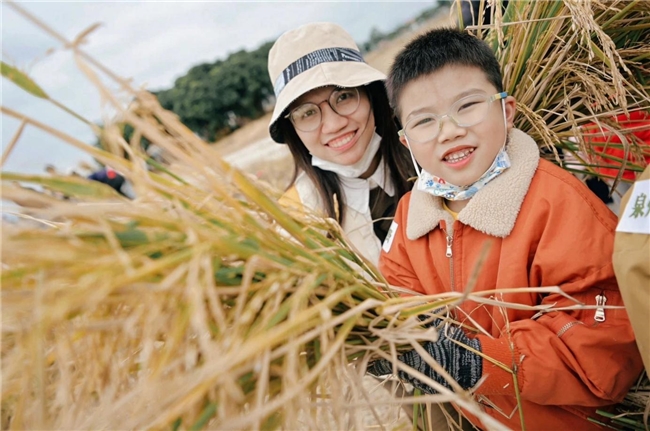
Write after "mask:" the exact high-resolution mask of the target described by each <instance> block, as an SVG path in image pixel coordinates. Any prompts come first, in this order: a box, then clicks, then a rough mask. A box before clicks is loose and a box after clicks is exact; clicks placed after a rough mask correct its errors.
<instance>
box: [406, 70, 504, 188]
mask: <svg viewBox="0 0 650 431" xmlns="http://www.w3.org/2000/svg"><path fill="white" fill-rule="evenodd" d="M497 91H498V89H496V88H494V85H492V84H491V83H490V82H489V81H488V79H487V77H486V75H485V73H484V72H482V71H481V70H480V69H479V68H477V67H471V66H463V65H448V66H445V67H443V68H442V69H440V70H438V71H436V72H433V73H431V74H429V75H426V76H423V77H421V78H419V79H417V80H414V81H411V82H410V83H408V84H406V86H405V87H404V89H403V91H402V93H401V96H400V99H399V112H400V121H401V123H402V124H406V122H407V121H408V120H409V119H411V118H412V117H414V116H416V115H419V114H422V113H433V114H437V115H441V114H444V113H445V112H447V111H448V110H449V108H450V106H452V105H453V104H454V103H455V102H457V101H458V100H459V99H461V98H463V97H466V96H467V95H471V94H481V95H484V96H492V95H493V94H495V93H496V92H497ZM461 103H462V102H461ZM502 103H505V113H506V120H507V125H508V129H510V128H511V127H512V126H513V123H512V121H513V118H514V113H515V99H514V98H513V97H510V96H509V97H507V98H506V99H504V101H503V102H501V101H495V102H494V103H492V104H491V105H490V108H489V112H488V114H487V117H485V119H484V120H483V121H481V122H480V123H478V124H475V125H473V126H470V127H461V126H458V125H457V124H456V123H455V122H454V121H453V120H452V119H450V118H443V119H442V121H441V123H440V126H439V127H440V131H439V133H438V135H437V136H436V137H435V138H433V139H432V140H431V141H429V142H420V143H415V142H411V143H410V148H411V151H412V152H413V156H414V157H415V159H416V160H417V162H418V164H419V165H420V166H422V168H423V169H424V170H426V171H427V172H429V173H430V174H432V175H435V176H437V177H440V178H442V179H444V180H445V181H446V182H448V183H451V184H455V185H457V186H467V185H470V184H472V183H474V182H476V180H478V179H479V178H480V177H481V175H483V173H485V171H486V170H487V169H488V168H489V167H490V165H491V164H492V162H493V161H494V159H495V157H496V155H497V153H498V152H499V150H500V149H501V147H502V146H503V144H504V142H505V139H506V130H505V125H504V119H503V109H502V105H501V104H502ZM400 140H401V141H402V144H404V145H407V143H406V138H405V137H404V136H402V137H401V138H400Z"/></svg>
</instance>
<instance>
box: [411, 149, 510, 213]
mask: <svg viewBox="0 0 650 431" xmlns="http://www.w3.org/2000/svg"><path fill="white" fill-rule="evenodd" d="M509 167H510V157H508V153H507V152H506V150H505V146H504V147H501V150H499V153H498V154H497V156H496V157H495V158H494V162H492V165H491V166H490V167H489V168H488V170H487V171H485V173H484V174H483V175H481V177H480V178H479V179H478V180H476V181H475V182H474V183H472V184H470V185H468V186H457V185H455V184H451V183H448V182H446V181H445V180H443V179H442V178H439V177H436V176H435V175H431V174H430V173H428V172H427V171H425V170H424V169H422V172H420V175H419V176H418V184H417V188H418V190H420V191H423V192H426V193H429V194H432V195H434V196H440V197H441V198H445V199H447V200H450V201H463V200H467V199H470V198H471V197H472V196H474V195H475V194H476V192H478V191H479V190H481V189H482V188H483V187H484V186H485V185H486V184H487V183H489V182H490V181H492V180H493V179H495V178H496V177H498V176H499V175H501V173H503V171H505V170H506V169H508V168H509Z"/></svg>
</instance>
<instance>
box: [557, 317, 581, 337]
mask: <svg viewBox="0 0 650 431" xmlns="http://www.w3.org/2000/svg"><path fill="white" fill-rule="evenodd" d="M582 324H583V323H582V322H581V321H579V320H575V321H573V322H569V323H567V324H566V325H564V326H562V327H561V328H560V330H559V331H557V334H556V335H557V337H558V338H560V337H561V336H562V335H564V333H565V332H566V331H568V330H569V329H571V328H572V327H574V326H575V325H582Z"/></svg>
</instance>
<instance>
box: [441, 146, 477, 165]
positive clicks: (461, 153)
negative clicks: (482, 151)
mask: <svg viewBox="0 0 650 431" xmlns="http://www.w3.org/2000/svg"><path fill="white" fill-rule="evenodd" d="M473 152H474V148H468V149H466V150H462V151H458V152H456V153H452V154H449V155H448V156H446V157H445V161H447V162H457V161H459V160H462V159H464V158H465V157H467V156H469V155H470V154H472V153H473Z"/></svg>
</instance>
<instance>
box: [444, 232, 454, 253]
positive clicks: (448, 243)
mask: <svg viewBox="0 0 650 431" xmlns="http://www.w3.org/2000/svg"><path fill="white" fill-rule="evenodd" d="M452 240H453V238H452V237H451V236H450V235H447V252H446V253H445V256H447V257H451V241H452Z"/></svg>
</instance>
